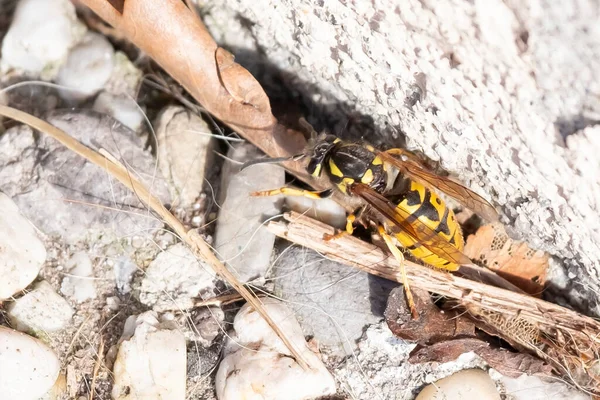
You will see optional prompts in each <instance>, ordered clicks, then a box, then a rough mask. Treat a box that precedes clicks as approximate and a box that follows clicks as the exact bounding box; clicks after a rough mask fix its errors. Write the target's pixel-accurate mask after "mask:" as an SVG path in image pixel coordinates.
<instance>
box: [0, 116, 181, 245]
mask: <svg viewBox="0 0 600 400" xmlns="http://www.w3.org/2000/svg"><path fill="white" fill-rule="evenodd" d="M48 121H49V122H50V123H51V124H53V125H56V126H57V127H59V128H61V129H63V130H65V131H66V132H67V133H69V134H70V135H72V136H73V137H75V138H76V139H78V140H79V141H81V142H82V143H84V144H85V145H86V146H89V147H91V148H94V149H99V148H103V149H105V150H106V151H107V152H109V153H110V154H112V155H113V156H114V157H115V158H116V159H117V160H120V161H121V162H122V163H123V164H124V165H125V166H126V167H127V168H128V169H129V170H130V171H131V172H132V173H134V174H136V176H137V177H138V178H139V179H140V180H141V181H142V182H143V183H144V184H146V186H147V187H148V188H149V189H150V190H151V191H152V192H153V193H154V194H155V195H156V196H158V197H159V198H160V199H161V200H163V201H164V202H168V199H169V196H168V191H167V188H166V184H165V183H164V180H163V179H162V178H161V177H160V174H159V173H158V172H157V171H156V169H155V160H154V159H153V158H152V156H151V154H150V153H149V152H146V151H144V150H143V143H142V140H141V139H140V138H138V137H136V136H135V134H134V133H133V132H132V131H130V130H129V129H127V128H125V127H123V126H122V125H120V124H118V123H117V122H115V120H113V119H112V118H110V117H107V116H100V115H98V114H96V113H93V112H81V111H80V112H77V113H70V112H60V113H59V112H57V113H53V114H51V116H50V117H49V118H48ZM0 190H2V191H3V192H5V193H6V194H7V195H9V196H10V197H12V198H13V200H14V202H15V203H16V204H17V205H18V206H19V208H20V209H21V212H22V213H23V215H25V216H26V217H28V218H29V219H30V220H31V221H32V222H33V223H34V224H35V225H36V226H37V227H38V228H39V229H40V230H41V231H43V232H44V233H46V234H59V235H61V236H62V237H63V239H65V240H66V241H67V242H69V243H72V242H75V241H77V240H79V239H82V238H85V237H86V236H88V235H92V234H94V233H95V234H101V235H102V236H110V235H111V234H112V235H117V236H126V235H132V234H133V233H138V232H147V231H151V230H152V229H156V228H159V227H161V226H162V222H161V221H158V220H157V219H156V218H155V217H154V216H152V215H150V213H148V212H147V210H146V209H145V207H144V206H143V205H142V204H141V203H140V201H139V199H138V197H137V196H136V195H135V194H134V193H132V192H131V191H130V190H129V189H127V188H125V186H123V185H121V184H120V183H119V182H117V181H115V179H114V178H112V177H111V176H109V175H108V174H107V173H106V172H105V171H103V170H102V169H101V168H100V167H97V166H95V165H93V164H91V163H89V162H87V161H85V160H84V159H83V158H81V157H80V156H78V155H77V154H75V153H73V152H72V151H70V150H68V149H66V148H65V147H63V146H62V145H60V144H59V143H58V142H56V141H55V140H54V139H52V138H50V137H48V136H46V135H44V134H41V135H40V136H39V139H36V136H35V135H34V134H33V132H32V130H31V129H30V128H28V127H23V126H17V127H14V128H12V129H10V130H8V131H7V132H6V133H5V134H3V135H2V136H1V137H0ZM96 205H100V206H99V207H98V206H96Z"/></svg>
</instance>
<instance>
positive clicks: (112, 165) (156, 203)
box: [0, 105, 309, 368]
mask: <svg viewBox="0 0 600 400" xmlns="http://www.w3.org/2000/svg"><path fill="white" fill-rule="evenodd" d="M0 115H3V116H5V117H8V118H11V119H14V120H16V121H19V122H22V123H24V124H27V125H29V126H31V127H32V128H34V129H37V130H39V131H41V132H44V133H46V134H48V135H50V136H51V137H53V138H54V139H56V140H57V141H59V142H60V143H61V144H62V145H64V146H65V147H67V148H68V149H69V150H71V151H73V152H75V153H77V154H79V155H80V156H81V157H83V158H85V159H86V160H88V161H90V162H92V163H94V164H96V165H97V166H99V167H100V168H103V169H104V170H106V171H107V172H109V173H110V174H111V175H112V176H114V177H115V178H116V179H117V180H118V181H119V182H121V183H122V184H123V185H125V186H126V187H128V188H129V189H130V190H132V191H133V192H134V193H135V194H136V195H137V197H138V198H139V199H140V201H142V202H143V203H144V204H146V205H147V206H148V207H149V208H150V209H152V210H153V211H154V212H156V213H157V214H158V215H159V217H160V218H162V220H163V221H164V222H165V223H166V224H167V225H169V226H170V227H171V228H172V229H173V231H174V232H175V233H176V234H177V235H178V236H179V237H180V238H181V240H182V241H184V242H185V243H186V244H187V245H188V246H190V248H191V249H192V250H193V252H194V253H195V255H196V256H197V257H199V258H201V259H203V260H205V261H206V262H207V263H208V264H209V265H211V267H212V268H213V269H214V271H215V273H217V274H218V275H219V276H221V277H222V278H223V279H225V280H226V281H227V282H229V283H230V284H231V286H233V288H234V289H235V290H236V291H237V292H238V293H240V295H242V296H243V297H244V299H245V300H246V301H247V302H248V303H250V304H251V305H252V306H253V307H254V308H255V309H256V311H257V312H258V313H259V314H260V315H261V316H262V317H263V318H264V319H265V321H267V323H268V324H269V326H270V327H271V328H272V329H273V330H274V331H275V333H276V334H277V335H278V336H279V337H280V338H281V340H282V341H283V343H284V344H285V345H286V346H287V348H288V349H289V350H290V352H291V354H292V355H293V356H294V357H295V358H296V361H297V362H298V364H300V365H301V366H302V367H303V368H308V367H309V366H308V364H307V363H306V360H305V359H304V358H303V357H302V355H301V354H300V352H299V351H298V349H297V348H296V347H295V346H294V345H293V343H292V342H291V341H290V340H289V339H288V338H287V337H286V335H285V334H284V333H283V332H282V331H281V329H279V327H278V326H277V324H275V322H274V321H273V320H272V319H271V317H270V316H269V315H268V313H267V312H266V310H265V309H264V307H263V306H262V303H261V302H260V301H259V300H258V298H257V297H256V295H255V294H254V293H252V292H250V291H249V290H248V289H247V288H246V287H245V286H244V285H242V284H241V283H240V282H239V281H238V280H237V278H236V277H235V276H234V275H233V274H232V273H231V272H230V271H229V270H228V269H227V268H226V267H225V266H224V265H223V264H222V263H221V261H219V259H218V258H217V257H216V256H215V254H214V253H213V252H212V250H211V249H210V247H209V246H208V244H207V243H206V242H205V241H204V240H203V239H202V238H201V237H200V236H199V235H198V234H197V233H196V232H195V231H187V230H186V229H185V227H184V226H183V224H182V223H181V221H179V220H178V219H177V218H175V216H173V214H171V212H169V210H167V209H166V208H165V207H164V206H163V204H162V203H161V202H160V200H159V199H158V198H156V197H155V196H154V195H153V194H152V193H150V192H149V191H148V189H147V188H146V187H145V186H144V185H143V184H142V183H140V182H139V181H138V180H137V179H136V178H135V177H134V176H133V175H131V174H129V173H128V171H127V170H126V169H125V168H124V167H123V166H122V165H121V164H119V163H117V162H114V161H112V160H111V159H109V158H107V157H104V156H103V155H101V154H100V153H98V152H96V151H94V150H92V149H90V148H88V147H86V146H84V145H83V144H81V143H80V142H79V141H77V140H75V139H74V138H72V137H71V136H69V135H68V134H66V133H65V132H63V131H62V130H60V129H58V128H56V127H55V126H53V125H51V124H49V123H47V122H46V121H43V120H41V119H39V118H36V117H34V116H32V115H30V114H27V113H25V112H23V111H19V110H17V109H14V108H12V107H6V106H2V105H0Z"/></svg>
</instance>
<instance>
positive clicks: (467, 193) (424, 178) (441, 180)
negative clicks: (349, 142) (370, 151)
mask: <svg viewBox="0 0 600 400" xmlns="http://www.w3.org/2000/svg"><path fill="white" fill-rule="evenodd" d="M379 156H380V157H381V158H382V159H383V161H384V162H387V163H389V164H391V165H393V166H394V167H396V168H398V170H399V171H400V173H402V174H404V175H405V176H406V177H408V178H410V179H413V180H415V181H417V182H419V183H421V184H422V185H424V186H426V187H427V188H428V189H429V190H433V191H438V190H439V191H441V192H444V193H446V194H447V195H449V196H451V197H453V198H454V199H456V200H457V201H458V202H459V203H460V204H462V205H463V206H465V207H467V208H469V209H471V210H472V211H474V212H475V213H477V214H479V215H480V216H482V217H483V218H485V219H486V220H488V221H497V220H498V212H497V211H496V209H495V208H494V206H493V205H491V204H490V203H489V202H488V201H487V200H486V199H484V198H483V197H481V196H480V195H478V194H477V193H475V192H474V191H472V190H471V189H469V188H467V187H465V186H463V185H462V184H460V183H458V182H455V181H453V180H452V179H450V178H446V177H443V176H440V175H437V174H435V173H433V172H430V171H428V170H427V169H425V168H424V167H423V166H422V165H421V164H419V163H418V162H417V161H416V160H415V159H414V158H409V159H408V160H407V161H403V160H401V159H399V158H396V157H394V156H392V155H390V154H388V153H385V152H380V153H379Z"/></svg>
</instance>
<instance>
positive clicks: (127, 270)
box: [113, 256, 138, 294]
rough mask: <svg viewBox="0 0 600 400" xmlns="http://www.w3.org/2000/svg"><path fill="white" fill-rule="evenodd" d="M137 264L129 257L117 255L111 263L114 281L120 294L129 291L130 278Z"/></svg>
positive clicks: (136, 268)
mask: <svg viewBox="0 0 600 400" xmlns="http://www.w3.org/2000/svg"><path fill="white" fill-rule="evenodd" d="M137 270H138V266H137V265H136V263H134V262H133V261H132V260H131V259H130V258H129V257H126V256H121V257H119V258H118V259H117V260H116V262H115V263H114V265H113V271H114V274H115V283H116V286H117V290H118V291H119V293H120V294H127V293H129V292H131V278H132V277H133V274H134V273H135V272H136V271H137Z"/></svg>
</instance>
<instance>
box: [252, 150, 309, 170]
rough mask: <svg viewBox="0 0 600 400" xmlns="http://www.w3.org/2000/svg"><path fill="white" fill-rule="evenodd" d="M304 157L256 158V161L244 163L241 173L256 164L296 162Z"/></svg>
mask: <svg viewBox="0 0 600 400" xmlns="http://www.w3.org/2000/svg"><path fill="white" fill-rule="evenodd" d="M303 157H304V154H297V155H294V156H291V157H276V158H258V159H256V160H250V161H246V162H245V163H244V164H242V168H241V171H243V170H245V169H246V168H248V167H251V166H253V165H257V164H279V163H281V162H284V161H297V160H300V159H302V158H303Z"/></svg>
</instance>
